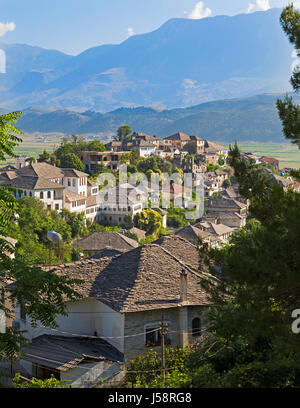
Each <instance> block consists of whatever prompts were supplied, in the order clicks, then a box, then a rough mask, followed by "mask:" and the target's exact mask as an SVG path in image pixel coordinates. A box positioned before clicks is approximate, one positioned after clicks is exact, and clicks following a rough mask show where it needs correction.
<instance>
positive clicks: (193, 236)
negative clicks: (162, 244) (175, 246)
mask: <svg viewBox="0 0 300 408" xmlns="http://www.w3.org/2000/svg"><path fill="white" fill-rule="evenodd" d="M176 235H179V236H180V237H182V238H185V239H186V240H188V241H190V242H194V243H197V241H198V238H202V239H209V238H210V237H211V234H210V233H209V232H206V231H202V230H200V229H199V228H196V227H195V226H193V225H187V226H186V227H183V228H181V229H180V230H178V231H177V232H176Z"/></svg>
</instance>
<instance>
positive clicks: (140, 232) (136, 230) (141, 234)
mask: <svg viewBox="0 0 300 408" xmlns="http://www.w3.org/2000/svg"><path fill="white" fill-rule="evenodd" d="M128 232H130V233H131V234H135V235H136V236H137V238H138V239H139V240H140V239H143V238H145V236H146V232H145V231H143V230H141V229H139V228H136V227H132V228H130V229H129V230H128Z"/></svg>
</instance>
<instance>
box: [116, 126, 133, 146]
mask: <svg viewBox="0 0 300 408" xmlns="http://www.w3.org/2000/svg"><path fill="white" fill-rule="evenodd" d="M131 133H132V130H131V127H130V126H129V125H122V126H120V127H119V128H118V132H117V136H115V137H114V139H115V140H118V141H120V142H122V141H124V140H127V139H129V135H130V134H131Z"/></svg>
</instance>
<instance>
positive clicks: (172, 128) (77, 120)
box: [0, 94, 300, 143]
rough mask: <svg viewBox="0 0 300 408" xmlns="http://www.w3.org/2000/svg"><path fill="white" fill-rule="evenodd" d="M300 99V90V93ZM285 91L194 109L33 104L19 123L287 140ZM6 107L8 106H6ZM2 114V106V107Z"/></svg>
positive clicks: (68, 129) (29, 127)
mask: <svg viewBox="0 0 300 408" xmlns="http://www.w3.org/2000/svg"><path fill="white" fill-rule="evenodd" d="M293 97H294V100H295V102H296V103H298V104H300V95H294V96H293ZM278 98H283V95H282V94H265V95H259V96H253V97H249V98H242V99H230V100H222V101H214V102H208V103H203V104H200V105H196V106H192V107H188V108H176V109H165V110H158V109H155V108H147V107H137V108H119V109H116V110H114V111H111V112H108V113H100V112H94V111H85V112H75V111H71V110H67V109H61V108H60V109H47V108H30V109H26V110H24V112H23V115H22V118H21V119H20V120H19V122H18V127H19V128H20V129H21V130H23V131H24V132H28V133H34V132H40V133H53V134H55V133H56V132H57V133H60V135H58V136H59V137H61V133H64V134H66V135H70V134H72V133H74V134H79V135H80V134H81V135H87V134H89V135H91V134H93V133H94V134H95V135H100V136H101V138H105V137H108V136H111V135H112V134H116V132H117V129H118V127H119V126H120V125H124V124H129V125H130V126H131V128H132V130H133V131H136V132H145V133H149V134H151V135H156V136H158V137H166V136H169V135H171V134H173V133H175V132H178V131H182V132H185V133H188V134H192V135H197V136H200V137H203V138H205V139H209V140H216V141H220V142H224V143H225V142H233V141H234V140H238V141H239V142H242V141H250V140H251V141H259V142H270V141H272V142H283V141H286V140H285V139H284V136H283V134H282V125H281V122H280V120H279V117H278V113H277V109H276V100H277V99H278ZM2 112H4V110H2ZM0 113H1V110H0Z"/></svg>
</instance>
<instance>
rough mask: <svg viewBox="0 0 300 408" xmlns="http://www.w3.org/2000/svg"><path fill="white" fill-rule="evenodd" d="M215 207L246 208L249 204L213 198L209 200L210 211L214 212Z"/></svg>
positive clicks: (229, 199)
mask: <svg viewBox="0 0 300 408" xmlns="http://www.w3.org/2000/svg"><path fill="white" fill-rule="evenodd" d="M214 207H224V208H226V207H232V208H246V207H247V204H244V203H241V202H239V201H237V200H234V199H232V198H224V197H222V198H212V199H210V200H209V209H210V210H212V209H213V208H214Z"/></svg>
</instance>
